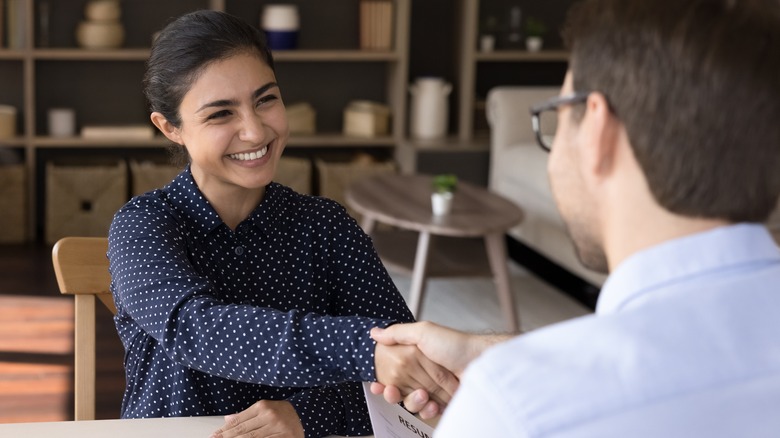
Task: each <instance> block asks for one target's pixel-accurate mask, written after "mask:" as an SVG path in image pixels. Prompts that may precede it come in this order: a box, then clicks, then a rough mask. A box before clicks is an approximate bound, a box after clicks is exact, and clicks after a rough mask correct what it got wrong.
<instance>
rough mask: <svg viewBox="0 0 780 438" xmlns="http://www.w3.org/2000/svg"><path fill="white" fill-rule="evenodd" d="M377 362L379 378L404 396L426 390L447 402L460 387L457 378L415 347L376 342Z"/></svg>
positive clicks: (437, 399)
mask: <svg viewBox="0 0 780 438" xmlns="http://www.w3.org/2000/svg"><path fill="white" fill-rule="evenodd" d="M374 361H375V368H376V378H377V380H378V381H379V382H380V383H382V384H384V385H389V386H392V387H393V388H394V389H395V390H396V391H398V392H399V394H403V395H404V396H406V395H409V394H411V393H412V392H414V391H415V390H417V389H424V390H425V391H426V392H427V394H426V396H427V395H430V398H431V399H433V400H434V401H436V403H439V404H441V405H446V404H447V403H449V402H450V399H452V395H453V394H455V391H456V390H457V389H458V379H457V378H456V377H455V376H454V375H453V374H452V373H451V372H450V371H448V370H447V369H446V368H444V367H442V366H440V365H438V364H436V363H434V362H433V361H431V360H430V359H429V358H427V357H426V356H425V355H424V354H422V353H421V352H420V350H419V349H417V347H415V346H412V345H392V346H388V345H383V344H377V346H376V350H375V351H374Z"/></svg>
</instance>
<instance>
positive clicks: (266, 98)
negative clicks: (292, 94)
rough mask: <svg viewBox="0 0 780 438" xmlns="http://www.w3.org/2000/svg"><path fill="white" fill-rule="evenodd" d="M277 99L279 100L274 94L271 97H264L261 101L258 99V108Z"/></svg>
mask: <svg viewBox="0 0 780 438" xmlns="http://www.w3.org/2000/svg"><path fill="white" fill-rule="evenodd" d="M276 99H277V97H276V96H274V95H273V94H269V95H266V96H263V97H261V98H260V99H257V106H261V105H264V104H266V103H269V102H273V101H274V100H276Z"/></svg>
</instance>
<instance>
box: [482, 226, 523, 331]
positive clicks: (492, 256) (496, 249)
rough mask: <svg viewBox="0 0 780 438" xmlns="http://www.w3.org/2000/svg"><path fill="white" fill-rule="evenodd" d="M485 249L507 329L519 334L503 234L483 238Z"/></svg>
mask: <svg viewBox="0 0 780 438" xmlns="http://www.w3.org/2000/svg"><path fill="white" fill-rule="evenodd" d="M485 247H486V248H487V255H488V260H490V269H491V270H492V271H493V280H494V281H495V284H496V291H497V292H498V301H499V304H500V306H501V311H502V313H503V314H504V319H505V320H506V323H507V328H508V329H509V330H510V331H511V332H513V333H517V332H519V328H520V327H519V323H518V318H517V312H516V311H515V300H514V297H513V296H512V288H511V287H510V286H509V270H508V268H507V259H506V242H505V241H504V234H503V233H492V234H488V235H486V236H485Z"/></svg>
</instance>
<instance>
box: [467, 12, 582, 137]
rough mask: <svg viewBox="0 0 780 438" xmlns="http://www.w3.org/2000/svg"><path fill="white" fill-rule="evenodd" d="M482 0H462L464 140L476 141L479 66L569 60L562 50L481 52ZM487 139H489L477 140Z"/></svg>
mask: <svg viewBox="0 0 780 438" xmlns="http://www.w3.org/2000/svg"><path fill="white" fill-rule="evenodd" d="M479 15H480V0H460V23H461V30H462V31H461V35H460V36H461V39H460V50H459V62H458V77H459V88H458V127H459V128H458V133H457V135H458V138H459V139H460V140H461V141H465V142H473V141H475V132H474V112H475V109H476V107H477V105H478V103H477V96H476V85H477V83H478V81H479V80H480V78H478V77H477V67H478V66H479V64H484V63H512V62H515V63H517V62H521V63H538V62H567V60H568V57H569V55H568V53H567V52H566V51H563V50H542V51H540V52H529V51H527V50H501V49H498V50H494V51H491V52H480V51H478V50H477V40H478V31H479V20H480V17H479ZM477 141H478V142H485V141H487V139H478V140H477Z"/></svg>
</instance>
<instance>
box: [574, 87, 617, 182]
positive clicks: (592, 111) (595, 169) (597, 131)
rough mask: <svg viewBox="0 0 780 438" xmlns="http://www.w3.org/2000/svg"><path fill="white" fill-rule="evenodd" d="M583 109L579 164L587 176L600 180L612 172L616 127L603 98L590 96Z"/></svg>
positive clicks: (596, 93)
mask: <svg viewBox="0 0 780 438" xmlns="http://www.w3.org/2000/svg"><path fill="white" fill-rule="evenodd" d="M585 105H586V109H585V116H584V117H583V119H582V122H581V123H580V130H579V134H580V135H579V136H580V139H579V140H580V141H579V147H580V148H581V155H582V160H581V162H582V164H583V165H584V166H585V168H584V170H585V172H586V173H587V174H589V175H591V176H593V177H595V178H597V179H602V178H604V177H606V176H608V175H609V174H610V173H611V172H612V170H613V165H614V163H615V153H616V152H617V146H618V145H617V142H618V132H619V129H618V128H619V123H618V121H617V119H616V118H615V117H614V115H613V114H612V112H611V111H610V110H609V103H608V102H607V99H606V97H604V95H603V94H601V93H598V92H593V93H591V94H590V95H589V96H588V100H587V102H586V103H585Z"/></svg>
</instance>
